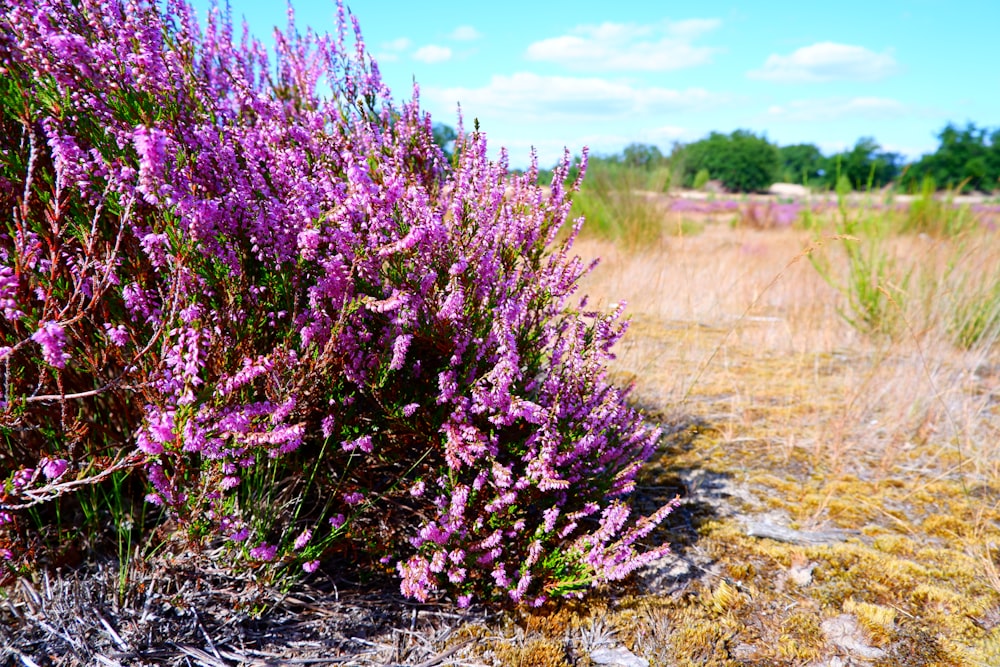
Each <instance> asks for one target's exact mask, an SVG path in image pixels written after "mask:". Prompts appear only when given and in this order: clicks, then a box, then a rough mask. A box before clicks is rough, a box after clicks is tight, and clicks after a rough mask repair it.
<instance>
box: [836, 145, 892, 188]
mask: <svg viewBox="0 0 1000 667" xmlns="http://www.w3.org/2000/svg"><path fill="white" fill-rule="evenodd" d="M901 170H902V157H901V156H900V155H899V154H898V153H890V152H886V151H883V150H882V147H881V146H880V145H879V144H878V142H877V141H875V140H874V139H872V138H871V137H862V138H861V139H858V141H857V143H855V144H854V148H852V149H850V150H847V151H843V152H842V153H837V154H836V155H833V156H831V157H830V158H828V159H827V168H826V170H825V175H824V180H825V182H826V183H827V184H828V185H830V186H838V182H837V180H838V179H839V178H841V177H844V178H846V179H847V181H848V183H849V184H850V185H851V187H852V188H853V189H854V190H865V189H870V188H881V187H884V186H886V185H888V184H889V183H890V182H891V181H893V180H894V179H895V178H897V177H898V176H899V174H900V172H901Z"/></svg>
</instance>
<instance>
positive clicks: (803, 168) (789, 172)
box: [778, 144, 826, 185]
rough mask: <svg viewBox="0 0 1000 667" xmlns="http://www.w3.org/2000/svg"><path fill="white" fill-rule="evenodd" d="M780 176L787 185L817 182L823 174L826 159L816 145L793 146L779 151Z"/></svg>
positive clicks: (784, 147)
mask: <svg viewBox="0 0 1000 667" xmlns="http://www.w3.org/2000/svg"><path fill="white" fill-rule="evenodd" d="M778 157H779V158H780V160H781V167H780V176H781V180H783V181H785V182H786V183H802V184H803V185H805V184H807V183H809V182H812V181H816V180H817V179H819V178H820V176H821V175H822V174H823V172H824V169H825V166H826V158H825V157H823V153H821V152H820V150H819V148H817V147H816V145H815V144H793V145H791V146H782V147H781V148H779V149H778Z"/></svg>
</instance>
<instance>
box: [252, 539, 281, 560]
mask: <svg viewBox="0 0 1000 667" xmlns="http://www.w3.org/2000/svg"><path fill="white" fill-rule="evenodd" d="M277 554H278V547H277V545H274V544H268V543H267V542H261V543H260V544H259V545H257V546H255V547H254V548H253V549H251V550H250V557H251V558H253V559H254V560H262V561H265V562H267V561H272V560H274V557H275V556H276V555H277Z"/></svg>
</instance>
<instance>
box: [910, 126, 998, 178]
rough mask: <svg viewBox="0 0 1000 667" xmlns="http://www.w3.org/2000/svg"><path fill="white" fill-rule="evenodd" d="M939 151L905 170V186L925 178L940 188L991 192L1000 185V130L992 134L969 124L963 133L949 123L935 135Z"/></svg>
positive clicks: (922, 158)
mask: <svg viewBox="0 0 1000 667" xmlns="http://www.w3.org/2000/svg"><path fill="white" fill-rule="evenodd" d="M938 139H939V140H940V142H941V143H940V145H939V146H938V149H937V150H936V151H935V152H933V153H931V154H929V155H924V156H923V157H921V158H920V159H919V160H918V161H917V162H915V163H914V164H913V165H912V166H911V167H910V169H908V170H907V178H906V183H907V185H908V186H913V185H914V184H919V183H920V182H922V180H923V179H924V178H926V177H930V178H932V179H934V182H935V183H937V184H938V185H939V186H940V187H958V186H959V185H961V186H962V188H963V189H964V190H984V191H993V190H995V189H997V187H998V184H1000V183H998V181H1000V129H996V130H993V131H992V133H991V132H990V131H989V130H987V129H986V128H977V127H976V126H975V124H973V123H969V124H967V125H966V126H965V128H964V129H959V128H958V127H956V126H955V125H952V124H951V123H948V124H947V125H946V126H945V127H944V129H943V130H941V132H940V133H939V134H938Z"/></svg>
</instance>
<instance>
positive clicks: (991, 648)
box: [491, 220, 1000, 665]
mask: <svg viewBox="0 0 1000 667" xmlns="http://www.w3.org/2000/svg"><path fill="white" fill-rule="evenodd" d="M664 227H665V229H669V230H675V231H676V230H679V229H682V228H685V227H690V226H689V225H682V224H680V223H679V222H678V221H676V220H668V221H667V222H666V223H665V225H664ZM825 234H826V238H825V239H824V238H823V233H820V234H818V235H817V233H816V232H806V231H802V230H798V229H782V230H755V229H745V228H734V227H732V226H730V225H728V224H725V223H720V222H717V221H708V222H707V223H705V224H704V225H703V231H701V232H700V233H698V234H695V235H692V236H684V235H668V236H667V237H665V238H663V239H662V240H661V241H660V242H659V243H658V244H656V245H655V246H649V247H646V248H644V249H639V250H632V251H622V250H621V249H619V248H618V247H615V246H614V245H612V244H611V243H609V242H605V241H600V240H595V239H586V238H585V239H584V240H582V241H580V242H579V243H578V245H577V250H578V252H580V253H581V254H582V255H583V256H584V257H585V258H592V257H598V256H599V257H601V263H600V265H599V266H598V268H597V269H596V270H595V271H594V272H593V273H592V274H591V275H590V276H589V277H588V278H587V279H586V281H585V283H584V285H583V290H582V291H583V292H585V293H587V294H589V295H590V297H591V304H592V305H596V306H598V307H602V308H612V307H613V305H614V304H617V303H618V302H619V301H620V300H623V299H624V300H625V301H627V302H628V312H629V313H630V314H631V317H632V324H631V327H630V329H629V332H628V334H627V336H626V338H625V339H624V340H623V341H622V343H621V344H620V345H619V348H618V358H617V360H616V362H615V364H614V366H613V373H614V374H615V375H616V377H617V378H618V379H619V380H620V381H621V382H622V383H628V384H632V385H634V393H633V396H634V398H635V400H636V402H637V403H638V404H639V405H640V406H641V407H643V409H645V410H647V411H648V412H649V413H650V414H651V416H653V417H654V418H659V419H663V420H665V421H666V422H667V423H669V424H674V425H675V426H676V425H678V424H680V425H681V426H683V425H685V424H686V425H688V426H689V428H688V429H687V435H686V436H685V438H686V440H685V442H684V443H683V446H674V445H672V444H671V442H670V439H668V441H667V443H666V445H665V447H666V448H667V450H666V452H665V455H664V456H663V457H661V458H660V459H659V460H658V461H657V462H656V463H655V464H654V465H653V466H651V467H650V469H649V470H648V471H647V473H646V476H645V483H646V484H647V485H649V487H650V488H658V487H657V485H663V486H670V485H674V486H677V485H681V486H683V487H684V488H685V491H686V495H687V497H688V501H689V504H690V506H691V509H690V512H689V513H688V515H687V516H686V518H684V517H679V518H678V521H688V522H689V523H691V522H692V516H694V515H695V514H697V513H698V512H702V516H700V517H695V518H696V519H697V520H696V521H694V522H693V525H694V526H695V528H696V532H695V534H694V535H693V536H692V535H691V534H690V531H689V532H688V533H685V532H684V530H683V529H682V528H683V527H682V526H679V525H675V526H673V527H668V529H667V530H666V531H665V532H664V534H663V535H662V536H661V537H664V538H665V539H670V540H676V541H679V542H680V543H679V544H678V547H679V549H681V550H683V551H684V553H685V555H686V558H688V559H689V560H690V559H694V560H696V561H697V562H698V563H700V564H701V565H699V566H698V567H700V568H701V569H700V570H697V571H696V572H695V574H697V575H698V576H692V577H689V578H688V579H687V580H686V581H685V582H684V583H683V584H681V585H672V586H671V585H669V581H670V578H669V577H667V578H666V579H661V580H660V582H661V583H660V584H659V585H660V586H661V587H662V590H657V585H656V584H654V585H653V586H652V587H649V586H646V587H645V588H644V587H643V586H638V587H637V588H636V589H635V590H634V592H633V593H632V594H631V595H629V596H626V597H623V598H618V599H616V600H612V601H611V602H610V603H606V602H598V603H591V604H589V605H583V606H579V607H572V608H570V610H569V611H567V609H566V608H561V609H560V610H559V612H558V614H557V615H556V616H547V618H548V619H549V620H548V621H547V622H546V623H539V621H538V620H537V616H532V615H528V616H526V617H525V618H523V619H522V620H521V621H520V623H519V627H520V629H521V631H522V632H525V631H528V630H530V631H531V633H532V634H531V636H532V637H534V639H532V641H531V642H529V643H528V644H524V649H523V650H521V652H520V653H517V656H516V659H515V655H514V654H513V653H505V654H504V655H505V656H508V657H510V658H511V660H512V662H510V663H509V664H536V663H534V662H531V660H529V661H528V662H525V659H527V656H528V655H529V652H530V653H531V655H538V656H540V655H541V653H542V652H544V653H545V659H544V660H541V661H540V662H538V663H537V664H577V662H575V661H574V659H573V653H572V651H571V650H570V649H568V648H567V650H566V652H565V654H560V653H559V651H558V649H557V648H554V644H553V642H555V643H556V644H558V643H559V641H562V640H561V639H560V638H561V637H563V636H564V634H565V633H569V632H571V631H572V630H573V629H574V628H579V627H583V626H585V625H586V624H587V623H588V622H592V621H593V620H594V619H595V618H599V619H602V620H603V621H605V622H607V623H609V624H610V625H611V626H612V627H613V628H614V629H615V631H616V633H617V634H616V636H617V638H618V640H619V641H621V642H622V644H623V645H625V646H627V647H629V648H630V649H631V650H633V651H634V652H635V653H636V654H637V655H639V656H642V657H645V658H646V659H648V660H650V661H651V663H652V664H654V665H656V664H661V665H776V664H787V665H821V664H830V665H832V664H878V665H995V664H1000V468H998V462H1000V413H998V407H997V406H998V397H1000V363H998V358H997V349H998V348H997V346H996V345H995V344H996V342H997V341H996V336H995V334H991V335H987V336H984V338H983V339H982V340H980V341H979V342H978V343H977V344H975V345H973V346H972V347H971V348H970V349H966V348H963V347H961V346H959V345H956V341H955V336H954V335H953V332H952V329H953V328H954V327H953V325H952V322H953V321H954V314H955V312H956V305H959V304H961V303H962V302H963V300H968V299H970V298H972V297H973V296H974V295H975V294H976V293H977V292H976V290H979V291H980V292H982V291H983V290H988V289H989V288H990V287H991V284H992V283H991V281H994V280H995V278H996V276H997V275H998V267H1000V254H998V251H997V250H996V249H994V246H995V245H996V239H995V238H994V235H993V234H992V233H988V232H975V233H970V234H969V235H966V236H962V237H958V238H945V239H934V238H929V237H927V236H917V235H892V236H891V237H890V238H887V239H886V240H885V244H886V245H885V246H884V250H885V252H887V253H889V254H890V255H892V256H894V257H895V258H896V259H895V261H896V267H895V269H894V271H896V272H897V273H896V274H893V275H897V277H898V276H901V275H903V273H904V272H905V273H909V275H910V280H909V282H908V283H907V284H906V285H907V286H906V290H905V291H894V290H896V288H895V286H894V285H888V286H887V287H886V290H887V291H888V292H889V293H890V294H892V295H893V301H892V303H891V305H892V307H894V308H897V309H898V312H897V313H896V315H898V317H899V326H898V329H897V331H896V333H895V334H894V335H892V336H888V335H884V336H878V335H874V336H868V335H863V334H862V333H859V332H858V331H857V330H855V329H854V328H852V327H851V326H850V325H848V324H847V323H846V322H845V320H844V318H842V317H841V316H840V315H839V314H838V309H843V308H845V299H844V295H843V294H841V293H840V292H838V291H837V290H836V289H834V288H833V287H831V286H830V285H829V284H827V282H824V280H823V279H822V277H821V276H820V275H819V273H818V272H817V271H816V269H815V268H814V267H813V266H812V265H811V264H810V262H809V260H808V257H807V255H808V254H809V253H822V254H823V258H824V259H825V261H828V262H829V263H830V264H829V265H830V267H831V272H832V273H833V275H835V276H843V275H845V272H846V260H845V258H844V257H845V256H844V252H843V249H842V247H841V244H842V243H844V241H843V240H837V239H835V238H834V237H835V232H834V230H833V229H832V228H831V229H830V230H829V231H828V232H826V233H825ZM863 241H864V239H861V240H860V241H859V242H863ZM900 284H902V281H901V282H900ZM698 480H702V482H703V481H704V480H714V481H713V482H711V483H712V484H714V485H715V486H717V487H718V488H720V489H722V491H721V492H717V493H715V497H714V500H715V501H717V503H718V506H716V507H711V508H702V509H701V510H699V509H697V508H696V507H695V506H696V505H698V504H699V503H701V501H702V500H704V499H705V498H707V497H709V496H711V495H712V494H711V493H708V494H707V495H706V492H705V489H701V488H697V487H698V485H699V484H702V482H699V481H698ZM720 480H722V481H720ZM703 510H704V511H703ZM682 514H683V512H682ZM761 518H762V519H764V520H767V521H771V522H777V523H779V524H783V525H785V526H787V527H788V528H791V529H793V530H801V531H824V530H831V529H838V530H841V531H844V535H845V536H846V537H847V539H844V540H842V541H833V542H832V543H830V544H805V545H803V544H790V543H786V542H779V541H776V540H772V539H767V538H763V539H762V538H759V537H751V536H750V535H748V531H747V525H748V523H750V522H753V521H755V520H757V519H761ZM663 581H667V582H668V583H667V584H663V583H662V582H663ZM675 583H676V582H675ZM668 589H669V590H668ZM552 612H553V610H552V609H549V610H544V611H543V612H541V615H543V616H544V615H546V614H552ZM531 619H535V620H531ZM502 634H503V633H502ZM508 634H509V633H508ZM504 641H508V640H504ZM563 645H565V646H569V644H567V643H566V642H565V641H564V642H563ZM543 647H544V651H543ZM519 650H520V649H519ZM491 655H493V656H496V655H498V653H496V652H494V653H492V654H491ZM837 660H840V661H841V662H837ZM831 661H832V662H831ZM503 664H507V663H503ZM579 664H586V663H585V662H583V663H579Z"/></svg>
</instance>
